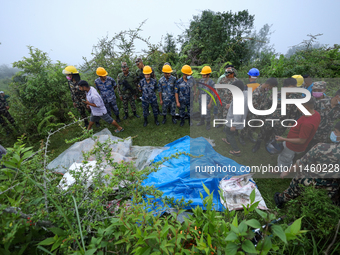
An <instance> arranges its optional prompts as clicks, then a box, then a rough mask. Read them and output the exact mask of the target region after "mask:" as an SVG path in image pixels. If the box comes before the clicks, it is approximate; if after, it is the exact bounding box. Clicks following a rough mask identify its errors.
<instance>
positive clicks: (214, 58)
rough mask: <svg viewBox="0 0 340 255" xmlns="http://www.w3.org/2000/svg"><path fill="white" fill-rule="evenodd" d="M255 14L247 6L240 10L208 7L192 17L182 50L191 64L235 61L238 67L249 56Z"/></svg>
mask: <svg viewBox="0 0 340 255" xmlns="http://www.w3.org/2000/svg"><path fill="white" fill-rule="evenodd" d="M253 22H254V15H250V14H249V13H248V11H247V10H244V11H240V12H237V13H232V12H231V11H230V12H223V13H221V12H217V13H215V12H213V11H211V10H205V11H203V12H202V13H201V15H197V16H194V17H193V20H192V21H191V22H190V26H189V28H187V29H186V30H185V31H184V33H183V34H182V36H181V39H180V40H181V41H182V47H181V53H182V54H184V55H187V57H188V58H189V59H191V64H192V65H201V64H204V63H213V62H219V63H221V62H226V61H230V62H232V63H233V64H234V65H235V66H236V67H238V66H240V65H241V63H242V62H246V61H248V60H249V59H250V52H251V51H250V49H249V47H248V46H249V45H248V43H247V41H248V40H249V39H250V38H249V36H250V33H251V29H252V27H253Z"/></svg>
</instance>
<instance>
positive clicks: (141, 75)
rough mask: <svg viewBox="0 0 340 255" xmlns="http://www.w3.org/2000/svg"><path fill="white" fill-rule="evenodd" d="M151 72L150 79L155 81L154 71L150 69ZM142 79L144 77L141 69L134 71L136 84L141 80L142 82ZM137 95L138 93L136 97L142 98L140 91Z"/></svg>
mask: <svg viewBox="0 0 340 255" xmlns="http://www.w3.org/2000/svg"><path fill="white" fill-rule="evenodd" d="M151 70H152V73H151V74H150V75H151V78H153V79H156V76H155V72H154V69H153V68H152V67H151ZM144 78H145V77H144V73H143V69H138V70H137V71H136V84H139V83H140V82H141V80H143V79H144ZM137 93H138V97H141V96H142V94H141V92H140V91H138V92H137Z"/></svg>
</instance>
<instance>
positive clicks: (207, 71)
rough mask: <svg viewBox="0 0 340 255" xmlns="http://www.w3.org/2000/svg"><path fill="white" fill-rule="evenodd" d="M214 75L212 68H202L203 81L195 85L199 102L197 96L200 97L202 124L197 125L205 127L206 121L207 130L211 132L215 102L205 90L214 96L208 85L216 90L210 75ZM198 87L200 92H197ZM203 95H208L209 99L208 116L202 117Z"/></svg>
mask: <svg viewBox="0 0 340 255" xmlns="http://www.w3.org/2000/svg"><path fill="white" fill-rule="evenodd" d="M211 73H212V70H211V68H210V66H205V67H203V68H202V71H201V73H200V74H201V75H202V79H200V80H199V81H198V82H197V83H196V84H195V95H196V100H197V95H198V97H199V108H200V111H201V120H200V122H198V123H197V126H202V125H204V124H205V123H204V120H205V121H206V130H210V128H211V127H210V120H211V115H210V111H211V110H210V109H211V107H212V102H213V98H212V97H211V96H210V95H209V94H208V93H207V92H205V91H204V90H207V91H209V92H210V93H211V94H213V92H212V91H211V89H210V88H209V87H207V86H205V84H206V85H208V86H210V87H212V88H215V83H214V81H213V80H212V79H210V74H211ZM197 86H198V88H199V91H197ZM202 95H206V98H207V114H206V115H202V107H201V104H202V100H201V98H202Z"/></svg>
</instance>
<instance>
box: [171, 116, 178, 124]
mask: <svg viewBox="0 0 340 255" xmlns="http://www.w3.org/2000/svg"><path fill="white" fill-rule="evenodd" d="M172 123H174V124H177V120H176V117H175V116H172Z"/></svg>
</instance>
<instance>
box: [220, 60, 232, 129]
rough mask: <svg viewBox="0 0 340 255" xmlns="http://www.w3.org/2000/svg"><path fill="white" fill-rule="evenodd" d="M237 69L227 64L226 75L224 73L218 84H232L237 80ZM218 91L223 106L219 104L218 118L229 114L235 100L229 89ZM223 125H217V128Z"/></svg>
mask: <svg viewBox="0 0 340 255" xmlns="http://www.w3.org/2000/svg"><path fill="white" fill-rule="evenodd" d="M235 76H236V69H235V68H234V66H233V65H227V66H226V69H225V73H224V75H222V76H221V77H220V78H219V79H218V81H217V83H218V84H230V85H231V84H232V83H233V82H234V81H237V78H236V77H235ZM217 93H218V94H219V95H220V98H221V101H222V106H221V104H218V119H225V118H226V117H227V114H228V108H229V106H230V104H231V102H232V101H233V94H232V93H231V91H230V90H229V89H217ZM221 126H222V125H220V124H219V125H216V127H217V128H219V127H221Z"/></svg>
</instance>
